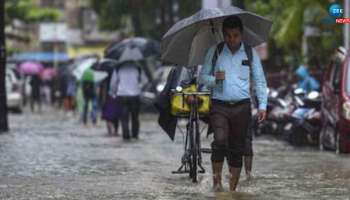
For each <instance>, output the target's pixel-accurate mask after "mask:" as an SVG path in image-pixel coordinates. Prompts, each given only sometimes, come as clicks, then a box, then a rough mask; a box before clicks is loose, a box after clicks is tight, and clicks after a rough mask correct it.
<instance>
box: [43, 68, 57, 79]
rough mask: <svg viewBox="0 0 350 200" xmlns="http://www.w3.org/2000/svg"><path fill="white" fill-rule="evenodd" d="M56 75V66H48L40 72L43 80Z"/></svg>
mask: <svg viewBox="0 0 350 200" xmlns="http://www.w3.org/2000/svg"><path fill="white" fill-rule="evenodd" d="M56 75H57V71H56V70H55V69H54V68H46V69H44V70H42V71H41V73H40V77H41V79H42V80H51V79H52V78H53V77H55V76H56Z"/></svg>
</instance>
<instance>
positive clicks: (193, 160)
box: [172, 90, 210, 183]
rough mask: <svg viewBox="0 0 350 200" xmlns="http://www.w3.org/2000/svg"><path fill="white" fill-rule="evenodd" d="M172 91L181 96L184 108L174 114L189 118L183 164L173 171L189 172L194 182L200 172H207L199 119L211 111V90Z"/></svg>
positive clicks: (176, 172) (179, 172) (175, 172)
mask: <svg viewBox="0 0 350 200" xmlns="http://www.w3.org/2000/svg"><path fill="white" fill-rule="evenodd" d="M172 92H173V95H175V96H180V97H181V99H182V108H183V109H182V112H181V111H180V112H176V113H174V114H175V115H176V116H178V117H185V118H187V119H188V123H187V125H186V137H185V143H184V154H183V156H182V159H181V166H180V167H179V168H178V169H177V170H176V171H173V172H172V173H173V174H184V173H189V177H190V178H191V179H192V182H193V183H196V182H197V181H198V173H205V169H204V167H203V166H202V154H201V153H202V150H203V149H201V140H200V135H201V132H202V131H203V130H202V131H200V130H199V120H200V115H202V116H203V115H206V114H207V113H208V111H209V104H210V92H183V91H182V92H177V91H174V90H173V91H172ZM185 101H186V102H185ZM180 110H181V109H180ZM180 130H181V129H180Z"/></svg>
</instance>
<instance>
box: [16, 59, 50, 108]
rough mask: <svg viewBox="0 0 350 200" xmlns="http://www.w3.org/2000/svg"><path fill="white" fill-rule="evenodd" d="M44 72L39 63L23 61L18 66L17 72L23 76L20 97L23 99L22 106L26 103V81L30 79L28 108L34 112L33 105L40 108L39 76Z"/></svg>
mask: <svg viewBox="0 0 350 200" xmlns="http://www.w3.org/2000/svg"><path fill="white" fill-rule="evenodd" d="M43 70H44V66H43V65H42V64H41V63H40V62H36V61H25V62H23V63H21V64H20V65H19V72H20V73H21V75H22V76H23V80H24V81H23V87H22V95H23V97H24V104H26V102H27V95H26V80H27V78H30V79H29V80H30V81H29V84H30V85H31V94H30V95H31V96H30V99H29V100H30V107H31V110H32V111H34V104H38V105H39V107H41V98H40V85H41V80H40V77H39V74H40V73H41V72H42V71H43ZM40 110H41V109H40Z"/></svg>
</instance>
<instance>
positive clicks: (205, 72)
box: [199, 46, 216, 88]
mask: <svg viewBox="0 0 350 200" xmlns="http://www.w3.org/2000/svg"><path fill="white" fill-rule="evenodd" d="M215 48H216V46H213V47H211V48H210V49H209V50H208V52H207V54H206V56H205V60H204V64H203V67H202V69H201V71H200V73H199V83H200V84H204V85H205V86H207V87H209V88H211V87H214V86H215V76H214V75H213V74H211V72H212V68H213V67H214V66H212V58H213V55H214V51H215Z"/></svg>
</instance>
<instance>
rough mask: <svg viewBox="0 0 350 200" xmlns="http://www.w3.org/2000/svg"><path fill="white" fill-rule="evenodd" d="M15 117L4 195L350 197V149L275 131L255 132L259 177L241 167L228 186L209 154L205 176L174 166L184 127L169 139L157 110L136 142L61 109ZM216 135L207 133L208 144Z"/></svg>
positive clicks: (0, 195) (58, 199)
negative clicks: (216, 188) (342, 151)
mask: <svg viewBox="0 0 350 200" xmlns="http://www.w3.org/2000/svg"><path fill="white" fill-rule="evenodd" d="M10 123H11V132H10V133H7V134H2V135H0V199H11V200H12V199H13V200H24V199H25V200H27V199H55V200H63V199H65V200H66V199H67V200H68V199H69V200H70V199H106V200H107V199H117V200H119V199H120V200H124V199H125V200H128V199H132V200H168V199H169V200H172V199H175V200H185V199H188V200H203V199H213V200H214V199H215V200H218V199H220V200H221V199H241V200H251V199H259V200H260V199H266V200H274V199H307V200H312V199H315V200H316V199H317V200H318V199H325V200H326V199H327V200H328V199H332V200H335V199H342V200H343V199H350V157H349V156H337V155H335V154H334V153H332V152H319V151H318V150H315V149H312V148H309V149H296V148H293V147H291V146H289V145H287V144H285V143H284V142H282V141H278V140H275V139H272V138H267V137H265V138H256V139H255V141H254V145H255V146H254V147H255V157H254V170H253V171H254V179H253V180H252V181H250V182H247V181H245V176H244V174H243V173H242V174H243V175H242V179H241V182H240V184H239V187H238V191H239V192H237V193H235V194H230V193H229V192H222V193H213V192H212V191H211V185H212V183H211V169H210V155H208V154H204V155H203V159H204V167H205V168H206V170H207V173H205V174H201V175H200V177H199V183H197V184H193V183H192V182H191V181H190V180H189V179H188V178H187V176H186V175H173V174H171V171H173V170H176V169H177V168H178V167H179V165H180V159H181V155H182V152H183V146H182V142H183V139H182V134H181V133H178V134H177V136H176V141H175V142H171V141H170V139H169V138H168V136H167V135H166V134H165V133H163V132H162V131H161V130H160V128H159V127H158V125H157V123H156V118H155V116H153V115H143V116H142V124H141V134H140V139H139V140H137V141H135V140H133V141H130V142H124V141H123V140H122V139H121V138H120V137H109V136H107V131H106V129H105V127H104V124H103V123H102V122H101V123H99V125H98V126H97V127H92V126H90V127H84V126H82V125H81V124H79V123H78V122H77V120H76V119H75V118H73V117H67V116H66V115H64V114H63V113H57V114H55V112H48V111H46V112H44V113H43V114H41V115H39V114H34V115H31V114H26V113H24V114H23V115H11V116H10ZM211 140H212V138H211V137H209V139H207V138H206V137H204V136H203V139H202V141H203V146H204V147H209V144H210V141H211ZM224 171H225V173H224V177H226V175H228V173H227V168H226V169H225V170H224ZM224 187H225V189H226V190H227V189H228V181H227V178H224Z"/></svg>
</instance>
